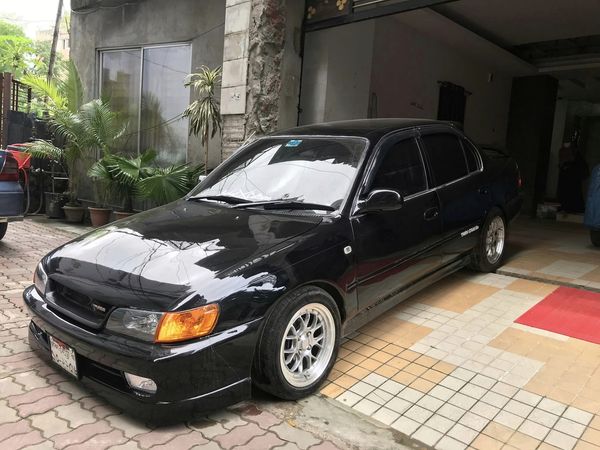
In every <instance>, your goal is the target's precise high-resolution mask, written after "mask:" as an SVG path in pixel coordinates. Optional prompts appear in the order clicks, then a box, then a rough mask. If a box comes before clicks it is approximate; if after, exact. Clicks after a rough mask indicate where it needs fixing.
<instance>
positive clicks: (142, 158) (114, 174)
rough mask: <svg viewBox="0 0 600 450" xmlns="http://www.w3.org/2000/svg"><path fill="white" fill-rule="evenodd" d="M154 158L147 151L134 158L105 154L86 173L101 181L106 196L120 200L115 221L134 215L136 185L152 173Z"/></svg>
mask: <svg viewBox="0 0 600 450" xmlns="http://www.w3.org/2000/svg"><path fill="white" fill-rule="evenodd" d="M156 156H157V154H156V152H154V151H153V150H147V151H146V152H144V153H142V154H141V155H139V156H137V157H135V158H130V157H126V156H121V155H116V154H105V155H104V157H103V158H102V159H101V160H100V161H98V162H96V163H95V164H94V165H93V166H92V167H91V168H90V170H89V171H88V175H89V176H90V177H92V178H94V179H96V180H98V181H101V184H102V185H103V187H104V188H105V189H104V192H105V193H106V194H107V195H111V196H112V197H113V198H118V199H122V201H123V203H122V205H123V206H122V209H123V210H122V211H114V214H115V218H116V219H117V220H119V219H123V218H125V217H128V216H131V215H132V214H134V212H133V199H134V197H136V196H137V195H138V191H137V184H138V182H139V180H140V179H142V178H144V177H146V176H149V175H150V174H151V173H152V169H153V167H152V163H154V161H155V160H156Z"/></svg>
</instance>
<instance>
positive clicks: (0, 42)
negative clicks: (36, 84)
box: [0, 20, 63, 79]
mask: <svg viewBox="0 0 600 450" xmlns="http://www.w3.org/2000/svg"><path fill="white" fill-rule="evenodd" d="M51 46H52V44H51V42H48V41H32V40H31V39H29V38H27V37H26V36H25V33H24V32H23V29H22V28H21V27H19V26H18V25H13V24H11V23H9V22H5V21H2V20H0V72H11V73H12V74H13V76H14V77H15V78H17V79H20V78H22V77H23V76H24V75H27V74H33V75H40V76H44V77H45V76H46V74H47V73H48V61H49V60H50V47H51ZM56 58H57V59H56V65H57V66H59V65H61V64H63V61H62V57H61V55H60V53H57V55H56Z"/></svg>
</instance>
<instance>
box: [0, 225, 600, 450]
mask: <svg viewBox="0 0 600 450" xmlns="http://www.w3.org/2000/svg"><path fill="white" fill-rule="evenodd" d="M67 238H68V235H67V234H65V233H64V232H61V231H56V230H55V229H52V228H49V227H46V226H44V225H40V224H34V223H31V222H25V223H24V224H11V226H10V227H9V234H8V235H7V237H6V238H5V241H3V242H2V243H0V274H1V275H0V443H2V444H4V445H3V448H10V449H12V448H20V447H27V446H29V447H30V448H39V449H45V448H52V447H54V448H66V447H69V448H94V449H95V448H109V447H110V448H123V449H128V448H132V449H133V448H149V447H151V446H153V445H156V446H157V447H158V448H160V446H164V447H165V448H166V447H169V448H191V447H194V446H195V447H197V448H206V449H212V448H214V449H221V448H223V449H225V448H234V447H236V446H237V448H261V449H262V448H273V447H277V448H286V449H287V448H335V445H334V443H333V442H332V440H330V439H328V438H327V437H325V438H324V437H323V435H322V434H318V433H315V432H314V430H312V429H310V430H309V429H303V428H302V427H301V426H299V424H297V423H295V421H294V420H293V419H292V418H290V417H283V416H281V415H277V414H274V413H273V412H271V411H270V410H269V409H268V408H265V407H263V406H262V405H260V404H259V405H258V407H257V404H256V403H253V402H249V403H245V404H242V405H238V406H236V407H233V408H228V409H227V410H224V411H221V412H219V413H216V414H215V415H212V416H209V417H207V418H204V419H202V420H197V421H195V422H191V423H182V424H180V425H177V426H173V427H169V428H159V429H151V428H149V427H147V426H146V425H144V424H140V423H138V422H135V421H134V420H133V419H131V418H129V417H128V416H125V415H123V414H122V413H121V412H120V411H118V410H117V409H115V408H113V407H111V406H110V405H108V404H106V403H105V402H104V401H103V400H102V399H101V398H99V397H96V396H94V395H93V394H91V393H90V392H88V391H86V390H84V389H83V388H81V387H80V386H79V385H77V384H75V383H72V382H71V381H70V380H68V379H67V378H66V377H65V376H64V375H62V374H61V373H59V372H58V370H55V369H54V368H52V367H49V366H47V365H46V364H45V363H42V362H41V361H40V360H38V359H37V357H35V356H34V355H33V354H32V353H31V352H30V351H29V348H28V346H27V344H26V342H25V336H26V325H27V322H28V321H27V318H26V317H25V316H24V314H23V312H22V311H21V310H20V305H21V298H20V295H21V289H22V287H23V286H24V285H27V284H29V283H30V281H29V280H30V279H31V270H32V268H33V267H34V265H35V263H36V261H37V260H38V259H39V258H40V257H41V256H42V255H43V254H45V253H46V251H47V250H48V249H50V248H52V247H54V246H56V245H58V244H59V243H60V242H63V241H65V240H66V239H67ZM549 245H554V244H552V243H549ZM571 245H572V248H573V249H574V250H576V251H577V252H579V253H577V252H572V253H573V254H581V249H578V248H577V244H576V243H575V244H571ZM563 247H564V246H563ZM563 250H564V248H563ZM563 250H561V251H563ZM524 251H525V252H526V251H528V250H522V249H521V250H520V253H523V252H524ZM585 251H586V252H587V250H585ZM520 253H516V257H519V254H520ZM565 254H566V257H567V258H568V257H569V256H570V255H571V254H568V253H565ZM511 261H512V260H511ZM511 261H509V264H510V263H512V262H511ZM550 263H551V261H550ZM555 288H556V286H555V285H549V284H544V283H538V282H534V281H528V280H524V279H516V278H514V277H510V276H502V275H477V274H473V273H470V272H461V273H459V274H457V275H454V276H452V277H450V278H448V279H446V280H443V281H441V282H439V283H436V284H435V285H433V286H431V287H430V288H429V289H427V290H426V291H424V292H422V293H421V294H419V295H417V296H416V297H414V298H413V299H411V301H409V302H406V303H403V304H402V305H399V306H398V307H396V308H395V309H393V310H392V311H390V312H389V313H387V314H386V315H384V316H383V317H381V318H379V319H377V320H375V321H373V322H372V323H371V324H369V325H367V326H366V327H364V328H362V329H361V330H360V332H358V333H355V334H354V335H352V336H351V338H350V339H348V340H347V341H346V342H345V343H344V344H343V348H342V350H341V352H340V358H339V360H338V362H337V363H336V366H335V369H334V371H333V372H332V374H331V376H330V380H329V382H328V383H327V384H326V385H324V386H323V388H322V393H323V394H324V395H325V396H328V397H330V398H331V399H333V402H334V403H338V404H339V405H345V407H342V408H343V409H347V408H349V409H352V410H354V411H357V412H359V413H362V414H364V415H367V416H371V418H372V419H375V421H378V423H381V424H382V425H383V424H385V425H387V426H389V427H390V428H391V429H394V430H397V431H398V432H399V433H400V434H402V435H406V436H412V439H413V440H415V441H418V442H421V443H423V444H426V445H428V446H432V447H435V448H438V449H463V448H477V449H481V450H487V449H496V448H507V449H508V448H517V449H528V448H540V449H544V448H547V449H549V448H561V449H571V448H578V449H586V448H589V449H600V418H599V416H598V414H600V346H598V345H594V344H590V343H587V342H584V341H580V340H577V339H572V338H568V337H566V336H561V335H557V334H554V333H550V332H547V331H541V330H537V329H534V328H529V327H525V326H522V325H517V324H514V322H513V321H514V319H515V318H516V317H518V316H519V315H520V314H522V313H523V312H525V311H526V310H527V309H528V308H530V307H531V306H532V305H534V304H535V303H537V302H538V301H540V300H541V299H542V298H544V297H545V296H546V295H547V294H548V293H550V292H552V291H553V290H554V289H555ZM284 404H285V403H284ZM340 411H341V410H340ZM312 414H313V415H314V416H319V414H318V413H317V412H312ZM336 414H341V412H339V413H334V415H336ZM319 418H320V417H319ZM286 419H287V420H286ZM358 420H359V419H358ZM381 430H382V431H381V432H382V433H383V432H384V430H386V429H385V428H381ZM336 443H337V444H338V446H339V447H341V448H347V447H349V446H350V445H351V444H349V443H348V442H345V443H344V442H341V443H340V441H336ZM595 444H596V445H598V446H596V445H595ZM394 447H395V446H392V447H390V448H394ZM153 448H154V447H153ZM355 448H361V446H355ZM379 448H388V447H382V446H380V447H379Z"/></svg>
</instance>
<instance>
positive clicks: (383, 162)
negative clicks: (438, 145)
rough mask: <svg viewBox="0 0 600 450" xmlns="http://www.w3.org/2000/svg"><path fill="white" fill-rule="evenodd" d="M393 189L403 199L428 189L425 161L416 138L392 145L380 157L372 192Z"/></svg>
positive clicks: (372, 183)
mask: <svg viewBox="0 0 600 450" xmlns="http://www.w3.org/2000/svg"><path fill="white" fill-rule="evenodd" d="M375 189H392V190H395V191H397V192H399V193H400V194H401V195H402V196H403V197H408V196H409V195H413V194H416V193H418V192H421V191H424V190H426V189H427V179H426V176H425V167H424V166H423V159H422V158H421V153H420V151H419V147H418V145H417V141H416V140H415V139H414V138H410V139H404V140H402V141H399V142H395V143H393V144H390V145H389V146H387V147H386V148H384V149H383V154H380V155H379V161H378V165H377V169H376V171H375V176H374V177H373V180H372V182H371V190H375Z"/></svg>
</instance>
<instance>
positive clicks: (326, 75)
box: [300, 20, 375, 125]
mask: <svg viewBox="0 0 600 450" xmlns="http://www.w3.org/2000/svg"><path fill="white" fill-rule="evenodd" d="M374 35H375V22H374V21H372V20H369V21H365V22H358V23H353V24H350V25H345V26H342V27H337V28H329V29H325V30H320V31H315V32H312V33H308V34H307V35H306V41H305V44H304V49H305V52H304V66H303V71H302V93H301V98H300V108H301V113H300V124H301V125H305V124H310V123H316V122H329V121H334V120H345V119H360V118H365V117H367V110H368V106H369V87H370V84H371V58H372V56H373V39H374Z"/></svg>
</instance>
